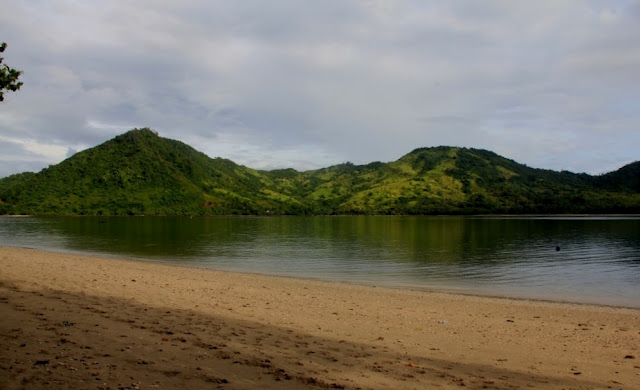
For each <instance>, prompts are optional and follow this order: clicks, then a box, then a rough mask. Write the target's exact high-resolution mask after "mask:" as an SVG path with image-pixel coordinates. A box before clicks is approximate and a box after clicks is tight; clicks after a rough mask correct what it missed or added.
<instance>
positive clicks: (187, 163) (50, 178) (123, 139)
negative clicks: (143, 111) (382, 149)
mask: <svg viewBox="0 0 640 390" xmlns="http://www.w3.org/2000/svg"><path fill="white" fill-rule="evenodd" d="M639 212H640V162H636V163H633V164H629V165H627V166H625V167H622V168H620V169H619V170H617V171H615V172H611V173H608V174H606V175H600V176H591V175H587V174H576V173H572V172H566V171H562V172H556V171H551V170H543V169H536V168H531V167H527V166H525V165H523V164H519V163H517V162H515V161H513V160H510V159H507V158H504V157H502V156H499V155H497V154H495V153H493V152H490V151H487V150H481V149H470V148H459V147H448V146H439V147H433V148H419V149H415V150H413V151H412V152H410V153H408V154H406V155H405V156H403V157H401V158H400V159H398V160H396V161H393V162H388V163H383V162H372V163H370V164H366V165H354V164H350V163H346V164H340V165H335V166H331V167H327V168H323V169H318V170H312V171H305V172H299V171H296V170H294V169H281V170H272V171H260V170H255V169H251V168H247V167H244V166H242V165H238V164H236V163H234V162H233V161H230V160H227V159H222V158H210V157H208V156H207V155H205V154H204V153H201V152H199V151H197V150H195V149H194V148H192V147H190V146H188V145H186V144H184V143H182V142H179V141H176V140H171V139H166V138H162V137H160V136H158V134H157V133H155V132H154V131H152V130H150V129H148V128H144V129H134V130H131V131H129V132H126V133H124V134H122V135H119V136H117V137H115V138H114V139H112V140H109V141H107V142H105V143H103V144H101V145H98V146H96V147H93V148H91V149H87V150H84V151H82V152H79V153H76V154H75V155H73V156H72V157H70V158H68V159H66V160H64V161H63V162H61V163H60V164H57V165H53V166H50V167H48V168H45V169H43V170H42V171H40V172H38V173H29V172H26V173H21V174H17V175H12V176H9V177H6V178H3V179H0V214H35V215H226V214H242V215H249V214H251V215H310V214H311V215H315V214H491V213H501V214H506V213H513V214H524V213H526V214H535V213H554V214H555V213H560V214H561V213H639Z"/></svg>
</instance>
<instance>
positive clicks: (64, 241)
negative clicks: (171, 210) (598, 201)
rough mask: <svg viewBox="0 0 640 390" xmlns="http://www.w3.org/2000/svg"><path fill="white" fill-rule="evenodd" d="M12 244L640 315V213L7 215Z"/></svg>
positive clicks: (7, 240) (7, 238) (3, 224)
mask: <svg viewBox="0 0 640 390" xmlns="http://www.w3.org/2000/svg"><path fill="white" fill-rule="evenodd" d="M0 245H9V246H20V247H31V248H40V249H47V250H56V251H70V252H80V253H93V254H103V255H115V256H120V257H127V258H138V259H144V260H150V261H160V262H168V263H177V264H181V265H187V266H195V267H205V268H216V269H222V270H233V271H243V272H257V273H264V274H274V275H285V276H296V277H309V278H318V279H324V280H331V281H345V282H352V283H366V284H373V285H386V286H394V287H406V288H427V289H443V290H453V291H461V292H471V293H483V294H491V295H505V296H514V297H530V298H540V299H552V300H568V301H574V302H589V303H602V304H614V305H624V306H634V307H640V218H638V217H575V218H568V217H256V218H253V217H249V218H244V217H212V218H193V219H191V218H178V217H176V218H174V217H131V218H124V217H121V218H115V217H114V218H97V217H95V218H94V217H55V218H53V217H52V218H36V217H23V218H0ZM557 247H559V249H560V250H556V249H557Z"/></svg>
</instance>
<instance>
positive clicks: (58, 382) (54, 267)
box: [0, 247, 640, 389]
mask: <svg viewBox="0 0 640 390" xmlns="http://www.w3.org/2000/svg"><path fill="white" fill-rule="evenodd" d="M0 337H1V339H0V350H1V352H0V388H1V389H44V388H46V389H138V388H139V389H150V388H159V389H172V388H181V389H198V388H206V389H214V388H222V389H268V388H283V389H288V388H348V389H358V388H359V389H430V388H444V389H448V388H459V387H461V386H466V387H467V388H472V389H476V388H478V389H480V388H483V389H517V388H541V389H607V388H612V389H640V350H639V348H640V310H637V309H627V308H612V307H602V306H589V305H573V304H562V303H549V302H535V301H527V300H515V299H500V298H487V297H476V296H463V295H455V294H446V293H431V292H418V291H406V290H396V289H386V288H376V287H365V286H355V285H348V284H334V283H324V282H318V281H310V280H299V279H288V278H276V277H267V276H257V275H247V274H236V273H227V272H218V271H212V270H202V269H190V268H182V267H173V266H166V265H159V264H153V263H146V262H135V261H126V260H115V259H103V258H97V257H89V256H78V255H70V254H60V253H49V252H42V251H37V250H29V249H17V248H6V247H0Z"/></svg>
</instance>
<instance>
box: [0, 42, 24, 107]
mask: <svg viewBox="0 0 640 390" xmlns="http://www.w3.org/2000/svg"><path fill="white" fill-rule="evenodd" d="M6 48H7V44H6V43H4V42H2V44H1V45H0V53H3V52H4V50H5V49H6ZM3 60H4V58H3V57H0V102H1V101H3V100H4V91H5V90H7V91H13V92H15V91H17V90H19V89H20V87H21V86H22V81H18V78H19V77H20V75H21V74H22V71H20V70H17V69H14V68H10V67H9V66H8V65H6V64H5V65H2V61H3Z"/></svg>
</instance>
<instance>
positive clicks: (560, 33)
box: [0, 0, 640, 177]
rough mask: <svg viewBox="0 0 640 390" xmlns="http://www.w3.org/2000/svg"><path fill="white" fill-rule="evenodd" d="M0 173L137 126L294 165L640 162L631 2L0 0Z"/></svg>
mask: <svg viewBox="0 0 640 390" xmlns="http://www.w3.org/2000/svg"><path fill="white" fill-rule="evenodd" d="M0 9H1V10H2V12H0V41H4V42H7V44H8V48H7V50H6V51H5V52H4V53H3V56H4V58H5V61H4V62H5V63H6V64H8V65H10V66H12V67H16V68H19V69H21V70H23V71H24V74H23V76H22V78H21V79H22V81H24V86H23V87H22V89H21V90H20V91H19V92H17V93H6V94H5V101H4V102H3V103H0V177H3V176H6V175H9V174H12V173H17V172H22V171H26V170H29V171H39V170H40V169H42V168H44V167H46V166H47V165H49V164H55V163H58V162H60V161H62V160H63V159H65V158H66V157H68V156H70V155H71V154H73V153H74V152H76V151H79V150H82V149H85V148H87V147H91V146H94V145H97V144H99V143H102V142H104V141H106V140H108V139H110V138H113V137H114V136H116V135H117V134H120V133H123V132H125V131H127V130H129V129H131V128H134V127H151V128H153V129H154V130H156V131H158V132H159V134H160V135H161V136H163V137H167V138H173V139H178V140H181V141H183V142H185V143H188V144H189V145H191V146H193V147H195V148H196V149H198V150H200V151H203V152H205V153H206V154H208V155H209V156H211V157H218V156H219V157H225V158H229V159H231V160H233V161H235V162H237V163H240V164H243V165H246V166H249V167H252V168H259V169H272V168H283V167H292V168H295V169H298V170H306V169H313V168H319V167H325V166H329V165H333V164H339V163H343V162H346V161H351V162H353V163H356V164H363V163H369V162H372V161H392V160H396V159H398V158H399V157H401V156H402V155H404V154H406V153H408V152H410V151H411V150H413V149H414V148H417V147H427V146H438V145H451V146H465V147H474V148H483V149H488V150H492V151H494V152H496V153H498V154H501V155H503V156H506V157H508V158H512V159H514V160H516V161H518V162H522V163H525V164H527V165H529V166H532V167H536V168H548V169H555V170H561V169H566V170H570V171H574V172H588V173H593V174H598V173H604V172H608V171H611V170H614V169H617V168H619V167H621V166H622V165H624V164H626V163H629V162H632V161H636V160H640V2H639V1H629V0H618V1H616V0H612V1H577V0H563V1H557V0H548V1H547V0H542V1H507V0H502V1H498V0H496V1H492V0H486V1H477V0H469V1H455V2H452V1H437V2H436V1H424V0H417V1H402V0H398V1H393V0H384V1H383V0H353V1H349V0H323V1H312V0H309V1H302V0H288V1H287V0H272V1H263V0H237V1H227V0H221V1H213V0H181V1H176V0H136V1H131V0H28V1H27V0H0Z"/></svg>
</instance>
